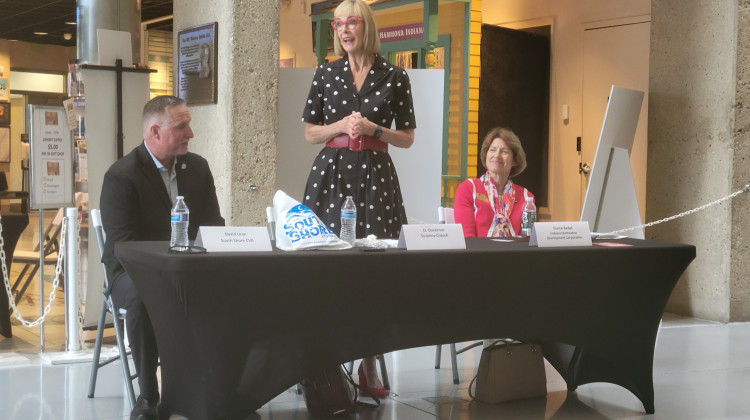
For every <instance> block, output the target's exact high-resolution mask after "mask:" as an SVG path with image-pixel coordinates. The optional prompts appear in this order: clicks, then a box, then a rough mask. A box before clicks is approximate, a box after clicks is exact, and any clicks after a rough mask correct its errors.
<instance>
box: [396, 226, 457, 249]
mask: <svg viewBox="0 0 750 420" xmlns="http://www.w3.org/2000/svg"><path fill="white" fill-rule="evenodd" d="M398 247H399V248H405V249H411V250H421V249H466V241H465V240H464V231H463V229H462V228H461V225H459V224H447V225H403V226H401V234H399V237H398Z"/></svg>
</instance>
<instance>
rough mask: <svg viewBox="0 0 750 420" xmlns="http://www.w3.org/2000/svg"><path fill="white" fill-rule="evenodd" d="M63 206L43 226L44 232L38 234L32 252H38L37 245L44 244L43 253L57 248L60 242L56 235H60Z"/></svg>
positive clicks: (45, 253) (47, 253) (49, 252)
mask: <svg viewBox="0 0 750 420" xmlns="http://www.w3.org/2000/svg"><path fill="white" fill-rule="evenodd" d="M63 210H64V208H63V207H60V208H59V209H58V210H57V214H55V217H54V218H53V219H52V221H51V222H50V223H49V224H48V225H47V227H46V228H44V232H42V233H41V234H40V235H39V242H37V244H36V246H34V252H39V247H40V245H41V244H44V255H49V254H51V253H53V252H55V251H57V250H58V248H59V247H60V246H59V244H60V242H59V241H58V239H57V237H58V236H60V230H61V229H62V220H63Z"/></svg>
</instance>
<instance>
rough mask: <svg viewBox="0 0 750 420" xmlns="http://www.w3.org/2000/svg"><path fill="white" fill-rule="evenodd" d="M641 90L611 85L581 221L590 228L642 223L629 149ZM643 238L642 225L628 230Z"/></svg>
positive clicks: (606, 229)
mask: <svg viewBox="0 0 750 420" xmlns="http://www.w3.org/2000/svg"><path fill="white" fill-rule="evenodd" d="M643 96H644V93H643V92H642V91H639V90H632V89H626V88H623V87H619V86H614V85H612V89H611V90H610V93H609V102H608V103H607V111H606V113H605V114H604V122H603V123H602V131H601V134H600V135H599V145H598V146H597V149H596V156H595V157H594V165H593V167H592V168H591V175H590V176H589V185H588V188H587V189H586V198H585V199H584V201H583V209H582V210H581V221H582V222H588V223H589V228H590V229H591V231H592V232H600V233H606V232H611V231H614V230H618V229H625V228H629V227H633V226H638V225H640V224H642V221H641V214H640V211H639V210H638V199H637V197H636V193H635V184H634V182H633V172H632V169H631V167H630V151H631V149H632V148H633V139H634V137H635V130H636V128H637V127H638V116H639V114H640V112H641V106H642V104H643ZM627 235H628V236H631V237H633V238H640V239H643V229H637V230H634V231H631V232H628V233H627Z"/></svg>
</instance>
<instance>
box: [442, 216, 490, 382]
mask: <svg viewBox="0 0 750 420" xmlns="http://www.w3.org/2000/svg"><path fill="white" fill-rule="evenodd" d="M438 223H441V224H450V223H456V218H455V217H454V215H453V209H452V208H450V207H438ZM482 343H483V342H482V341H477V342H474V343H471V344H469V345H467V346H466V347H462V348H460V349H458V350H456V344H455V343H451V344H450V348H451V366H452V368H453V383H454V384H458V382H459V381H458V366H457V365H456V355H459V354H461V353H463V352H465V351H467V350H471V349H473V348H474V347H477V346H480V345H482ZM442 350H443V346H442V345H440V344H438V345H436V346H435V369H440V356H441V355H442Z"/></svg>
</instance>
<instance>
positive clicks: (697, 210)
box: [605, 184, 750, 235]
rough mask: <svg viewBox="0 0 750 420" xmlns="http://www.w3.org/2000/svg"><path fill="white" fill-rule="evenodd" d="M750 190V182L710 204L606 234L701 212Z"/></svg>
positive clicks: (613, 232)
mask: <svg viewBox="0 0 750 420" xmlns="http://www.w3.org/2000/svg"><path fill="white" fill-rule="evenodd" d="M748 191H750V184H748V185H745V187H744V188H742V189H741V190H737V191H735V192H733V193H731V194H729V195H727V196H725V197H722V198H720V199H718V200H714V201H712V202H710V203H708V204H704V205H702V206H700V207H696V208H694V209H692V210H688V211H683V212H682V213H680V214H675V215H674V216H669V217H665V218H663V219H661V220H657V221H655V222H649V223H646V224H643V225H638V226H633V227H629V228H626V229H620V230H613V231H612V232H607V233H605V235H617V234H620V233H623V232H630V231H631V230H636V229H644V228H647V227H651V226H654V225H658V224H659V223H664V222H668V221H670V220H674V219H679V218H680V217H683V216H687V215H688V214H693V213H696V212H699V211H701V210H704V209H707V208H709V207H711V206H714V205H716V204H719V203H721V202H722V201H727V200H729V199H731V198H734V197H737V196H738V195H740V194H742V193H746V192H748Z"/></svg>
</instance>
